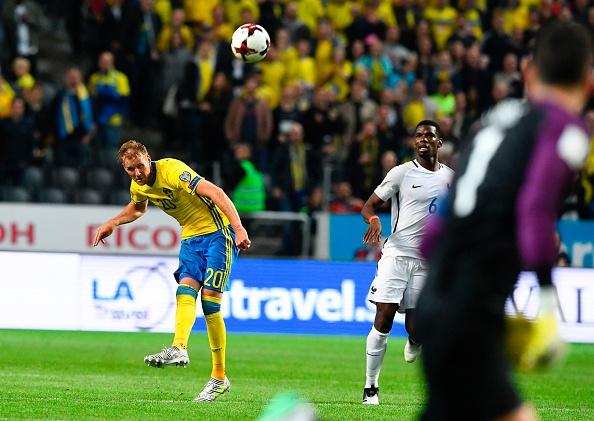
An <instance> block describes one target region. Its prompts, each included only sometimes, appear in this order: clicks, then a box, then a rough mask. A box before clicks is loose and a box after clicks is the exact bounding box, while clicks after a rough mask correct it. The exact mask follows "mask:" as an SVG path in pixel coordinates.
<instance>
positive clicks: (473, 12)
mask: <svg viewBox="0 0 594 421" xmlns="http://www.w3.org/2000/svg"><path fill="white" fill-rule="evenodd" d="M476 3H477V1H476V0H466V1H465V2H464V6H462V7H460V13H461V14H462V15H463V16H464V18H466V23H467V24H468V25H469V26H470V28H471V32H472V35H474V36H475V38H476V39H477V41H479V42H480V41H482V39H483V28H482V19H483V15H482V12H481V10H480V9H479V8H478V6H477V4H476Z"/></svg>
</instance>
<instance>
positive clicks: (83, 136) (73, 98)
mask: <svg viewBox="0 0 594 421" xmlns="http://www.w3.org/2000/svg"><path fill="white" fill-rule="evenodd" d="M64 85H65V86H64V88H63V89H62V90H61V91H59V92H58V94H57V95H56V96H55V98H54V101H53V103H52V106H51V110H52V114H53V115H54V116H55V156H56V163H57V164H58V165H66V166H73V167H78V166H81V167H82V166H85V165H88V164H89V163H90V158H91V151H90V142H91V139H92V138H93V136H94V133H95V127H94V124H93V107H92V105H91V98H90V97H89V93H88V91H87V88H86V87H85V85H84V84H83V83H82V75H81V73H80V70H79V69H77V68H76V67H72V68H70V69H68V70H66V73H65V76H64Z"/></svg>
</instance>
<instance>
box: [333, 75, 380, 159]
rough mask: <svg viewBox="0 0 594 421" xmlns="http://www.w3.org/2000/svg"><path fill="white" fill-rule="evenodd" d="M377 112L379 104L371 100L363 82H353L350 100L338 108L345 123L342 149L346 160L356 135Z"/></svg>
mask: <svg viewBox="0 0 594 421" xmlns="http://www.w3.org/2000/svg"><path fill="white" fill-rule="evenodd" d="M376 111H377V103H376V102H375V101H373V100H371V99H369V95H368V91H367V87H366V86H365V85H364V84H363V83H361V82H358V81H355V82H353V83H352V84H351V95H350V97H349V99H348V100H347V101H346V102H344V103H342V104H340V105H339V106H338V112H339V113H340V117H341V120H342V121H344V126H343V131H342V132H341V139H342V141H341V148H340V149H341V150H342V151H343V154H342V155H344V158H346V151H345V149H346V150H347V151H348V148H349V147H350V145H351V144H352V143H353V141H354V138H355V135H356V134H357V133H359V131H360V130H361V127H362V126H363V122H364V121H366V120H369V119H371V118H373V117H374V116H375V114H376Z"/></svg>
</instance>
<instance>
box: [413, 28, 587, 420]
mask: <svg viewBox="0 0 594 421" xmlns="http://www.w3.org/2000/svg"><path fill="white" fill-rule="evenodd" d="M591 73H592V45H591V41H590V36H589V34H588V32H587V31H586V30H585V29H584V28H583V27H581V26H579V25H578V24H575V23H554V24H552V25H550V26H547V27H545V28H543V29H542V30H541V31H540V32H539V34H538V35H537V38H536V43H535V46H534V52H533V56H532V58H531V60H530V62H529V63H527V65H526V68H525V81H526V89H527V92H528V95H529V100H528V101H527V102H519V101H513V102H504V103H502V104H501V105H500V106H497V107H496V108H495V109H493V110H492V111H491V112H490V113H488V114H487V115H485V116H484V118H483V119H482V122H481V123H482V125H481V127H480V128H479V130H478V131H477V132H476V134H475V136H474V138H473V140H472V142H471V143H470V146H469V149H468V150H467V151H466V152H465V153H464V154H463V156H462V158H461V161H460V166H459V168H458V172H457V173H456V174H457V175H456V178H455V180H454V185H453V186H452V190H451V195H450V197H449V198H448V205H447V207H446V209H447V210H448V211H447V215H445V217H443V218H441V219H437V218H436V219H433V220H432V221H430V223H429V224H428V225H427V227H426V235H425V238H424V242H423V246H422V250H423V252H424V253H425V255H430V256H431V259H430V265H429V267H430V269H429V275H428V278H427V281H426V284H425V288H424V290H423V292H422V293H421V296H420V298H419V302H418V306H417V317H418V319H417V323H418V324H417V329H418V334H419V337H420V340H421V342H422V343H423V347H424V355H425V358H424V362H423V363H424V372H425V375H426V378H427V383H428V384H427V387H428V399H427V402H426V406H425V408H424V410H423V413H422V419H423V420H457V419H462V418H467V419H473V420H533V419H536V414H535V412H534V410H533V409H532V408H530V407H529V406H528V405H525V404H523V403H522V401H521V399H520V397H519V396H518V393H517V391H516V389H515V388H514V386H513V385H512V381H511V373H510V370H509V367H508V359H507V358H506V355H505V354H506V348H505V346H504V344H505V343H506V338H508V337H510V336H515V337H514V338H512V342H509V341H508V343H509V345H510V347H511V349H509V351H510V352H509V353H510V354H512V356H513V357H514V358H512V361H514V362H516V363H517V364H518V365H519V367H520V368H522V369H526V370H530V369H532V368H535V367H537V366H538V365H539V364H541V363H543V361H544V360H546V358H551V357H552V355H553V354H554V351H555V346H556V345H555V344H559V342H560V340H559V338H558V336H557V335H558V327H557V323H556V320H555V318H554V314H553V307H554V297H555V294H554V290H553V285H552V281H551V267H552V265H553V263H554V261H555V257H556V249H555V220H556V215H557V212H558V210H559V208H560V206H561V204H562V203H563V200H564V198H565V193H566V192H567V190H568V187H569V186H570V184H571V182H572V180H573V178H574V175H575V172H576V170H578V168H579V167H580V166H581V164H582V162H583V161H584V159H585V158H586V155H587V153H588V147H589V141H588V136H587V135H586V132H585V126H584V124H583V123H582V121H581V119H580V118H579V115H580V112H581V110H582V107H583V106H584V104H585V102H586V100H587V97H588V95H589V92H590V87H591ZM523 269H526V270H533V271H535V272H536V274H537V277H538V281H539V283H540V286H541V288H540V296H541V299H540V313H539V315H538V316H537V318H536V320H535V321H534V322H531V323H514V324H513V325H511V324H510V325H509V326H513V327H514V329H513V330H515V329H516V328H518V326H519V327H520V329H521V328H522V325H523V326H524V327H525V329H524V330H523V331H520V332H515V331H514V332H509V331H506V328H505V318H504V305H505V302H506V299H507V297H509V296H510V294H511V293H512V291H513V287H514V284H515V282H516V280H517V278H518V275H519V273H520V271H521V270H523ZM510 334H511V335H510ZM518 335H519V336H520V338H519V339H518ZM514 347H517V348H518V349H514Z"/></svg>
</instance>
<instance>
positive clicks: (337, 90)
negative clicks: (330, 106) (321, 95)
mask: <svg viewBox="0 0 594 421" xmlns="http://www.w3.org/2000/svg"><path fill="white" fill-rule="evenodd" d="M352 75H353V63H352V62H351V61H350V60H348V59H347V57H346V50H345V48H344V47H343V46H342V45H337V46H336V47H334V50H333V52H332V72H331V77H330V80H329V81H328V83H327V85H326V87H328V88H330V89H331V90H332V91H333V92H334V94H335V95H336V100H337V101H338V102H340V103H342V102H344V101H345V100H346V98H347V96H348V95H349V91H350V88H349V79H350V78H351V76H352Z"/></svg>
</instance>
